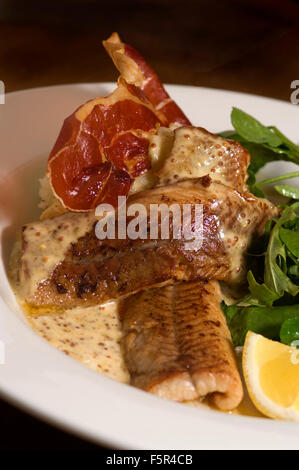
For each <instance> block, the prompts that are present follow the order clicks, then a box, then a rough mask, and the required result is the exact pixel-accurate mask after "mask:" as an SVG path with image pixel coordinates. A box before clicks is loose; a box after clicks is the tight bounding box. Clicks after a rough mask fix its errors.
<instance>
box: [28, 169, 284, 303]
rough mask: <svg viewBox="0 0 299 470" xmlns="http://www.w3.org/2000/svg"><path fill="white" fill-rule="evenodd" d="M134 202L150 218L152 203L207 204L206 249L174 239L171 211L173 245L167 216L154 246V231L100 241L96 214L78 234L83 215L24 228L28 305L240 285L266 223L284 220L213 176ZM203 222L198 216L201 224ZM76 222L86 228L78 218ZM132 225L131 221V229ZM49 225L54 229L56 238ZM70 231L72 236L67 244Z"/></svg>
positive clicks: (158, 190) (268, 206)
mask: <svg viewBox="0 0 299 470" xmlns="http://www.w3.org/2000/svg"><path fill="white" fill-rule="evenodd" d="M134 203H140V204H143V206H144V207H145V208H146V210H147V214H150V205H151V204H157V205H159V204H164V205H166V206H171V205H172V204H174V203H176V204H177V205H178V206H179V207H180V209H181V214H182V213H183V205H184V204H191V205H194V204H201V205H202V208H203V216H202V237H203V241H202V245H201V247H198V246H197V245H196V244H195V246H193V247H192V248H191V247H190V246H189V245H188V244H189V243H190V242H186V239H184V237H182V238H181V239H174V238H173V237H172V233H171V231H172V223H173V220H172V218H171V213H170V237H169V239H163V237H162V236H161V230H160V229H161V227H160V226H161V214H160V218H158V228H159V230H158V238H157V239H154V240H153V239H150V236H149V233H148V234H147V235H148V238H146V239H136V240H132V239H129V238H128V237H127V238H126V239H123V240H122V239H119V238H118V237H117V234H116V238H115V239H113V240H109V239H105V240H99V239H98V238H97V237H96V234H95V229H94V225H95V222H96V219H95V218H93V217H94V216H91V215H86V216H85V217H86V220H85V223H84V224H83V226H81V225H80V224H79V227H78V226H77V227H76V230H71V226H72V217H73V216H74V215H76V214H71V215H68V216H67V219H66V215H62V216H60V217H56V218H55V219H51V221H50V222H49V221H41V222H36V223H34V224H28V225H26V226H25V227H24V229H23V253H22V257H21V270H20V278H21V284H22V285H23V288H24V293H23V295H24V297H25V300H26V301H27V302H28V303H29V304H31V305H35V306H57V305H61V306H62V307H67V308H72V307H77V306H83V305H84V306H89V305H95V304H100V303H103V302H106V301H108V300H112V299H117V298H119V297H123V296H127V295H129V294H133V293H136V292H138V291H140V290H142V289H147V288H149V287H153V286H157V285H161V284H163V283H171V282H173V281H181V280H195V279H217V280H227V281H228V280H229V281H239V280H241V279H242V278H243V276H244V273H245V272H246V263H245V262H244V252H245V250H246V248H247V247H248V245H249V244H250V242H251V240H252V239H253V238H256V237H258V236H260V235H261V234H262V233H263V230H264V226H265V223H266V221H267V220H268V219H269V218H271V217H273V215H276V214H277V209H276V208H275V207H274V206H273V205H272V204H271V203H270V202H269V201H267V200H265V199H258V198H256V197H255V196H253V195H251V194H250V193H249V192H248V191H247V192H245V193H239V192H238V191H236V190H234V189H233V188H231V187H228V186H225V185H223V184H221V183H219V182H212V181H211V179H210V178H209V177H208V176H206V177H203V178H195V179H193V180H186V181H182V182H180V183H177V184H173V185H168V186H165V187H156V188H154V189H151V190H146V191H143V192H140V193H137V194H135V195H133V196H131V197H130V198H129V201H128V206H130V205H131V204H134ZM193 207H194V206H193ZM195 216H196V212H195V211H192V217H191V219H192V224H193V225H194V223H195ZM81 217H83V215H81ZM76 220H77V224H78V215H77V218H76ZM129 221H130V218H129V217H128V218H127V224H128V223H129ZM45 223H48V224H51V232H50V233H49V231H48V230H47V229H45ZM181 223H182V220H181ZM55 224H56V228H55ZM148 224H149V222H148ZM47 227H48V226H47ZM62 227H65V228H66V233H68V237H69V238H67V240H64V239H63V240H62V241H59V239H61V237H62V238H63V231H61V230H62V229H61V228H62ZM87 227H88V230H87ZM148 230H149V225H148ZM37 235H38V236H37ZM72 237H73V238H72ZM49 238H50V239H49ZM37 240H38V242H37ZM51 241H52V242H53V243H51ZM61 243H62V244H63V250H64V251H62V249H61ZM56 253H59V256H60V258H59V256H58V257H57V256H56ZM54 254H55V256H54ZM53 256H54V259H53ZM55 263H56V264H55ZM53 264H55V266H53ZM47 265H50V267H51V269H50V270H49V272H47V269H46V268H47ZM33 281H34V282H33Z"/></svg>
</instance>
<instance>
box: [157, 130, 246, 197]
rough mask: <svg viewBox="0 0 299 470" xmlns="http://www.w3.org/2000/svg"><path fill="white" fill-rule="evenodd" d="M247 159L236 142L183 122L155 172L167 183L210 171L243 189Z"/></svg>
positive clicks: (223, 180)
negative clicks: (160, 166) (183, 124)
mask: <svg viewBox="0 0 299 470" xmlns="http://www.w3.org/2000/svg"><path fill="white" fill-rule="evenodd" d="M249 162H250V155H249V153H248V151H247V150H245V149H244V148H243V147H242V146H241V145H240V144H239V143H238V142H235V141H233V140H228V139H224V138H223V137H220V136H217V135H215V134H212V133H211V132H208V131H207V130H206V129H204V128H202V127H193V126H184V127H179V128H178V129H175V131H174V139H173V144H172V148H171V151H170V153H169V155H168V157H167V158H166V160H165V161H164V163H163V165H162V168H161V169H160V170H159V171H157V172H156V175H157V177H158V183H159V184H160V185H166V184H170V183H174V182H177V181H179V180H182V179H184V178H195V177H200V176H204V175H206V174H207V173H209V174H210V176H211V178H213V180H217V181H220V182H221V183H223V184H226V185H227V186H232V187H234V188H235V189H237V190H238V191H245V190H246V187H245V184H246V180H247V178H248V174H247V168H248V165H249Z"/></svg>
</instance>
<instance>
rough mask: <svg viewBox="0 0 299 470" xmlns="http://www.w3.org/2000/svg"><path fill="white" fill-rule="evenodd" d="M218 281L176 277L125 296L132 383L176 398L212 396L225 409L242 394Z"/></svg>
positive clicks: (123, 311) (124, 321)
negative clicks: (167, 283)
mask: <svg viewBox="0 0 299 470" xmlns="http://www.w3.org/2000/svg"><path fill="white" fill-rule="evenodd" d="M220 301H221V293H220V288H219V285H218V282H217V281H209V282H204V281H203V282H202V281H198V282H189V283H177V284H174V285H171V286H166V287H161V288H155V289H148V290H147V291H144V292H140V293H138V294H135V295H133V296H130V297H129V298H127V299H125V300H123V301H122V302H121V306H120V315H121V321H122V326H123V351H124V358H125V362H126V365H127V367H128V370H129V372H130V374H131V383H132V385H135V386H136V387H139V388H142V389H144V390H147V391H149V392H152V393H154V394H156V395H158V396H161V397H164V398H168V399H171V400H175V401H185V400H194V399H197V398H199V399H203V398H204V397H206V396H210V397H211V400H212V402H213V403H214V404H215V405H216V406H217V407H218V408H220V409H223V410H230V409H233V408H235V407H237V406H238V405H239V403H240V401H241V400H242V397H243V389H242V384H241V380H240V377H239V373H238V369H237V365H236V361H235V357H234V352H233V346H232V341H231V336H230V332H229V330H228V328H227V325H226V321H225V318H224V316H223V313H222V311H221V308H220Z"/></svg>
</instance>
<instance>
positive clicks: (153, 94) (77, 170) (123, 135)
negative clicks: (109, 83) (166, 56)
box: [47, 33, 189, 211]
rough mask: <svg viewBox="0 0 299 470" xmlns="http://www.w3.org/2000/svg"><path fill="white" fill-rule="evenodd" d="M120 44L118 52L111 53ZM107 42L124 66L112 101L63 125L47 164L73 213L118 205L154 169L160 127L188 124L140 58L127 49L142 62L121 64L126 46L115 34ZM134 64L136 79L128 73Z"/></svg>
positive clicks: (88, 107)
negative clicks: (154, 138) (153, 147)
mask: <svg viewBox="0 0 299 470" xmlns="http://www.w3.org/2000/svg"><path fill="white" fill-rule="evenodd" d="M116 40H117V41H118V42H117V48H118V49H117V50H116V49H114V50H113V51H112V49H111V44H114V45H116ZM104 43H105V47H106V49H107V51H108V52H109V54H110V55H111V57H112V58H113V60H114V62H115V63H116V62H117V63H118V64H119V63H120V62H121V63H122V66H121V67H119V66H118V68H119V70H120V72H121V76H120V78H119V80H118V87H117V88H116V90H115V91H114V92H113V93H111V94H110V95H109V96H108V97H105V98H102V97H99V98H95V99H94V100H91V101H89V102H87V103H85V104H84V105H83V106H81V107H79V108H78V109H77V110H76V111H75V112H74V113H73V114H72V115H71V116H69V117H68V118H67V119H66V120H65V121H64V124H63V126H62V129H61V131H60V134H59V136H58V139H57V141H56V143H55V145H54V148H53V150H52V152H51V154H50V156H49V160H48V169H47V175H48V177H49V181H50V183H51V186H52V189H53V192H54V194H55V196H56V197H57V198H58V199H59V200H60V202H61V203H62V205H63V206H64V207H65V208H67V209H68V210H70V211H88V210H92V209H93V208H95V207H96V206H97V205H98V204H100V203H104V202H105V203H109V204H112V205H114V206H116V204H117V198H118V196H122V195H123V196H127V195H128V193H129V191H130V188H131V185H132V183H133V181H134V179H135V178H136V177H138V176H139V175H141V174H143V173H145V172H146V171H148V170H149V168H150V163H149V159H148V147H149V143H150V138H151V135H153V134H155V133H156V132H157V130H158V128H159V127H160V126H166V127H168V126H169V125H171V124H175V125H178V124H186V123H189V121H188V120H187V118H185V116H184V115H183V113H182V111H181V110H180V109H179V108H178V107H177V106H176V105H175V103H174V102H173V101H172V100H171V99H170V98H169V96H168V95H167V93H166V92H165V90H164V88H163V86H162V84H161V83H160V81H159V79H158V77H157V76H156V75H155V74H154V72H153V71H152V69H151V68H150V67H149V66H148V65H147V64H146V62H145V61H144V60H143V59H142V58H141V56H139V54H137V53H136V52H135V51H134V50H133V49H132V48H129V46H126V48H129V49H126V50H130V51H131V55H133V52H134V54H135V55H136V57H137V58H138V64H139V65H138V66H137V62H134V61H133V59H132V58H131V57H129V56H128V55H126V54H125V55H124V56H123V57H124V60H122V59H119V55H118V54H120V52H119V51H120V49H119V44H121V45H122V43H121V41H120V39H119V37H118V35H117V34H116V33H114V34H113V35H112V36H111V37H110V38H109V39H108V40H107V41H105V42H104ZM117 51H118V52H117ZM132 51H133V52H132ZM116 52H117V54H116ZM115 54H116V56H117V60H116V59H115ZM137 58H136V61H137ZM128 60H129V62H128ZM132 62H133V63H134V64H135V69H136V68H137V72H138V77H137V72H136V74H135V75H136V77H135V78H136V80H135V79H134V77H133V74H132V73H129V70H127V68H128V69H130V68H131V66H132ZM152 77H154V80H153V79H152ZM150 82H151V83H152V86H151V87H150V88H149V87H148V86H147V84H146V83H150ZM154 83H155V86H153V84H154ZM166 97H167V98H166Z"/></svg>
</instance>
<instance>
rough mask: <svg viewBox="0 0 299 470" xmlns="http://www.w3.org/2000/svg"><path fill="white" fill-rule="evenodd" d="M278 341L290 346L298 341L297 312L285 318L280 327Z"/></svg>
mask: <svg viewBox="0 0 299 470" xmlns="http://www.w3.org/2000/svg"><path fill="white" fill-rule="evenodd" d="M280 341H281V342H282V343H284V344H288V345H290V346H293V345H294V341H298V342H299V314H298V315H297V316H295V317H290V318H288V319H287V320H285V321H284V322H283V324H282V326H281V328H280Z"/></svg>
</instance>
